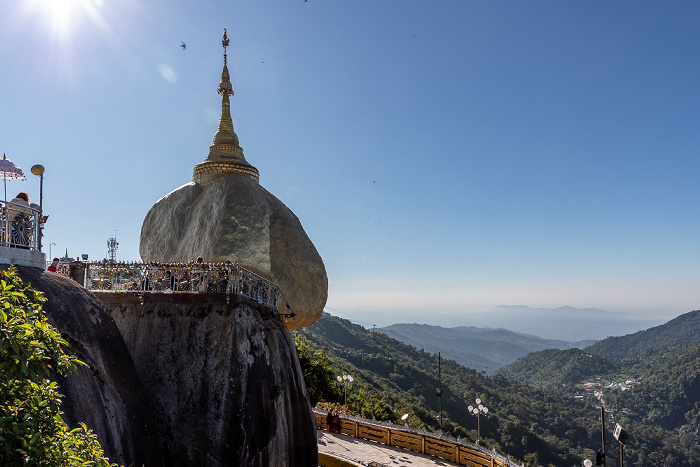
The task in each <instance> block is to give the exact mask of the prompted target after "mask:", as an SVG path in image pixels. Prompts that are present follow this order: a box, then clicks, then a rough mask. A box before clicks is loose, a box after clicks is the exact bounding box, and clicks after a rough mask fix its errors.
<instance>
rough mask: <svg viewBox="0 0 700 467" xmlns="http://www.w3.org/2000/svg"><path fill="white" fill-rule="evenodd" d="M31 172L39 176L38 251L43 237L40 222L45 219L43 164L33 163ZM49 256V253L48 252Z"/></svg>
mask: <svg viewBox="0 0 700 467" xmlns="http://www.w3.org/2000/svg"><path fill="white" fill-rule="evenodd" d="M31 172H32V173H33V174H34V175H36V176H37V177H39V225H38V226H37V227H36V228H37V229H38V232H37V241H38V243H39V251H41V237H43V232H42V230H43V226H42V224H43V223H44V222H45V220H46V219H44V166H43V165H40V164H35V165H33V166H32V168H31ZM49 256H51V255H50V254H49Z"/></svg>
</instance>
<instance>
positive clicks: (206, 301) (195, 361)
mask: <svg viewBox="0 0 700 467" xmlns="http://www.w3.org/2000/svg"><path fill="white" fill-rule="evenodd" d="M96 296H97V297H98V298H99V299H100V300H101V301H103V302H104V303H105V306H106V307H107V309H108V310H109V312H110V314H111V315H112V317H113V318H114V320H115V322H116V324H117V326H118V327H119V329H120V331H121V334H122V336H123V337H124V341H125V342H126V346H127V347H128V349H129V351H130V352H131V355H132V357H133V359H134V365H135V367H136V370H137V372H138V374H139V377H140V378H141V381H142V383H143V387H144V390H145V392H146V393H147V394H148V395H149V399H150V404H151V408H152V411H153V417H154V421H155V426H156V429H155V432H156V435H157V437H158V442H159V446H160V451H161V455H162V456H163V462H164V464H165V465H168V466H213V467H218V466H239V465H240V466H254V467H266V466H309V467H311V466H317V465H318V451H317V446H316V426H315V422H314V417H313V413H312V412H311V407H310V403H309V398H308V394H307V392H306V388H305V385H304V380H303V374H302V372H301V368H300V367H299V362H298V360H297V358H296V354H295V350H294V343H293V341H292V339H291V336H290V334H289V331H288V330H287V329H286V327H285V326H284V324H282V323H281V322H280V321H279V320H278V319H277V318H275V317H273V316H272V312H271V311H270V310H269V309H266V308H264V307H262V306H259V305H257V303H255V302H252V301H250V300H247V299H245V298H243V297H239V296H230V297H229V298H228V300H229V301H228V302H227V298H226V296H225V295H223V294H197V293H192V294H157V293H153V294H145V295H139V294H136V293H118V294H115V293H104V292H103V293H96Z"/></svg>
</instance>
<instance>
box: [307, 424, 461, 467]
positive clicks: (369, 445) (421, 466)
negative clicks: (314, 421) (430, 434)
mask: <svg viewBox="0 0 700 467" xmlns="http://www.w3.org/2000/svg"><path fill="white" fill-rule="evenodd" d="M318 452H323V453H326V454H333V455H335V456H338V457H342V458H344V459H348V460H352V461H355V462H358V463H361V464H363V465H372V466H380V465H381V466H392V467H435V466H436V465H442V466H457V464H455V463H454V462H450V461H446V460H444V459H440V458H439V457H437V458H436V457H431V456H428V455H425V454H421V453H419V452H414V451H408V450H404V449H399V448H395V447H390V446H386V445H384V444H381V443H376V442H374V441H368V440H366V439H357V438H354V437H352V436H347V435H341V434H336V433H329V432H327V431H323V430H318Z"/></svg>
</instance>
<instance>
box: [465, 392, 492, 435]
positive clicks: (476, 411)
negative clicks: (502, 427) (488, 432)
mask: <svg viewBox="0 0 700 467" xmlns="http://www.w3.org/2000/svg"><path fill="white" fill-rule="evenodd" d="M467 410H469V413H470V414H472V415H474V416H476V444H479V440H480V439H481V420H480V416H481V414H484V416H486V414H487V413H489V408H488V407H486V406H484V405H482V403H481V399H477V400H476V407H473V406H471V405H470V406H469V407H467Z"/></svg>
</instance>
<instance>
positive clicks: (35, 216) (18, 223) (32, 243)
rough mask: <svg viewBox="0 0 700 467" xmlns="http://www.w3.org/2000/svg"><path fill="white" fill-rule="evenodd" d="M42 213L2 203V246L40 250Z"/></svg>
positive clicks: (34, 209)
mask: <svg viewBox="0 0 700 467" xmlns="http://www.w3.org/2000/svg"><path fill="white" fill-rule="evenodd" d="M41 220H42V219H41V211H39V209H36V208H33V207H31V206H23V205H21V204H16V203H13V202H11V201H0V246H6V247H12V248H24V249H27V250H37V251H38V250H39V249H40V248H39V238H40V236H39V232H40V228H41Z"/></svg>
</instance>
